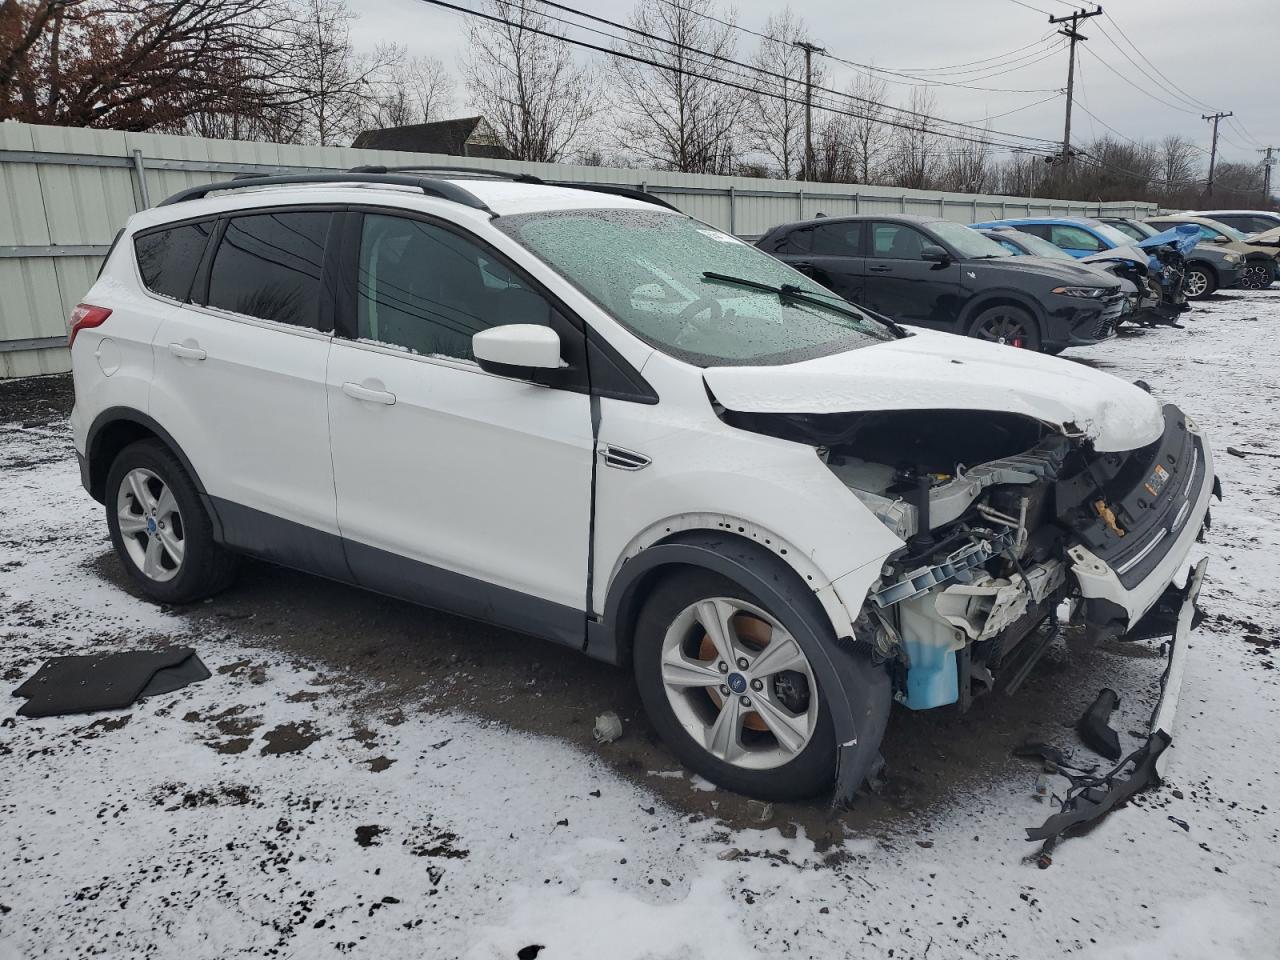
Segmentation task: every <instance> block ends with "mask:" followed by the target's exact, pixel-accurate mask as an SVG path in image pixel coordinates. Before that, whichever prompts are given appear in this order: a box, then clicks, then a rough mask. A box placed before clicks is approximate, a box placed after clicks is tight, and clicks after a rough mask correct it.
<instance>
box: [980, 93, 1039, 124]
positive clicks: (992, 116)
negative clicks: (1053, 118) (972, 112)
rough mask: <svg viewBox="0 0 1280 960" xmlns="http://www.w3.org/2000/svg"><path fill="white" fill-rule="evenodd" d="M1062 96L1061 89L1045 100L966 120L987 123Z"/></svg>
mask: <svg viewBox="0 0 1280 960" xmlns="http://www.w3.org/2000/svg"><path fill="white" fill-rule="evenodd" d="M1061 96H1063V93H1062V91H1061V90H1059V91H1057V92H1056V93H1054V94H1053V95H1052V96H1049V97H1045V98H1044V99H1043V100H1033V101H1032V102H1031V103H1024V104H1023V105H1022V106H1020V107H1014V108H1013V109H1012V110H1006V111H1005V112H1004V113H993V114H991V115H990V116H986V117H982V118H981V119H979V120H967V121H965V122H966V123H969V124H972V125H975V126H976V125H978V124H981V123H985V122H986V121H988V120H999V119H1000V118H1001V117H1007V116H1010V115H1012V114H1015V113H1021V112H1022V111H1023V110H1030V109H1031V108H1032V107H1038V106H1040V104H1042V103H1048V102H1049V101H1050V100H1057V99H1058V98H1059V97H1061Z"/></svg>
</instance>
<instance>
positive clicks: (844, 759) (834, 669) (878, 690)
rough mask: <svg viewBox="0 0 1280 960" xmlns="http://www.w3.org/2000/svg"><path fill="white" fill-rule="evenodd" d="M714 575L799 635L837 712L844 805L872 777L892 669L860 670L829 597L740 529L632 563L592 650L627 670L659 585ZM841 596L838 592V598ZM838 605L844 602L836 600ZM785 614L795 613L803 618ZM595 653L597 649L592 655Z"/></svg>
mask: <svg viewBox="0 0 1280 960" xmlns="http://www.w3.org/2000/svg"><path fill="white" fill-rule="evenodd" d="M688 568H695V569H700V570H709V571H712V572H714V573H718V574H720V575H722V576H725V577H727V578H728V579H730V580H732V581H733V582H735V583H737V584H739V585H740V586H742V587H743V588H744V589H745V590H747V591H748V592H750V593H751V594H752V595H753V596H755V597H756V598H757V599H758V600H759V601H760V602H761V604H763V605H764V606H765V608H766V609H770V610H771V611H772V612H773V613H774V614H775V616H779V618H780V619H783V620H784V622H786V621H787V620H792V621H795V622H794V623H789V624H788V626H789V628H791V629H792V630H793V632H804V631H806V630H807V634H808V635H807V636H798V637H797V639H798V640H800V641H801V644H802V646H804V647H805V651H806V654H807V655H808V656H809V658H810V663H811V664H812V666H813V668H814V672H815V674H816V676H817V680H818V683H819V685H820V686H821V687H822V689H823V691H824V693H825V695H826V698H827V702H828V706H829V707H830V709H831V714H832V722H833V723H834V725H835V732H836V743H837V744H838V745H839V746H838V747H837V760H838V763H837V778H836V790H835V799H836V801H837V802H839V801H843V800H848V799H851V798H852V795H853V792H854V790H856V789H857V787H858V786H859V785H860V784H861V783H862V781H863V780H864V779H865V778H866V777H867V775H868V773H869V772H870V769H871V766H872V764H873V763H874V761H875V758H876V752H875V750H868V749H865V748H862V747H860V746H859V738H861V739H862V741H863V743H864V744H871V743H876V744H878V743H879V739H880V736H881V735H882V734H883V732H884V726H885V723H886V722H887V720H888V714H889V702H890V699H891V693H890V683H889V677H888V673H887V672H886V671H872V677H873V679H872V680H871V681H870V682H869V681H868V679H867V672H866V671H865V670H863V669H858V667H859V666H860V665H859V664H858V660H859V658H865V657H866V656H868V654H867V653H866V652H864V651H861V650H859V649H857V648H856V647H855V646H854V644H853V641H852V639H851V638H845V639H844V640H841V639H840V637H839V635H838V633H837V630H836V628H835V626H834V625H833V624H832V619H831V616H830V614H829V612H828V610H827V608H826V605H825V604H824V602H823V599H822V598H820V597H819V596H818V594H817V593H816V592H815V591H814V590H813V588H812V586H811V585H810V584H808V583H807V582H806V580H805V579H804V578H803V577H802V576H801V575H800V574H799V573H798V572H797V571H796V570H795V569H794V568H792V567H791V566H790V565H788V563H787V562H786V560H784V559H783V558H782V557H780V556H778V555H776V554H774V553H773V552H771V551H770V550H769V549H768V548H767V547H765V546H764V545H763V544H760V543H756V542H754V541H752V540H750V539H748V538H747V537H745V536H742V535H740V534H738V533H736V532H733V531H728V532H726V531H714V530H685V531H679V532H677V533H674V534H672V535H671V536H669V537H666V538H664V539H663V540H661V541H659V542H657V543H655V544H653V545H652V546H650V547H647V548H646V549H644V550H643V551H641V552H640V553H638V554H635V555H634V556H632V557H630V558H629V559H628V560H627V561H626V562H625V563H623V565H622V567H621V568H620V569H619V571H618V574H617V576H615V577H614V579H613V582H612V583H611V584H610V587H609V593H608V598H607V601H606V603H605V610H604V614H603V617H602V619H601V621H600V623H599V624H597V625H596V626H598V627H599V629H598V630H588V649H587V652H588V653H589V654H591V655H592V656H595V657H598V658H599V659H604V660H609V661H612V662H614V663H616V664H618V665H620V666H621V665H626V664H628V663H629V661H630V658H631V651H632V649H633V640H634V627H635V621H636V618H637V616H638V614H639V612H640V609H641V607H642V605H643V604H644V601H645V599H646V598H647V597H648V595H649V593H650V592H651V591H652V590H653V588H654V586H655V585H656V584H657V582H658V581H659V580H660V579H662V578H664V577H666V576H669V575H671V574H672V573H675V572H678V571H679V570H680V569H688ZM833 596H834V594H833ZM837 602H838V601H837ZM780 611H788V612H790V611H795V612H796V613H798V614H800V616H799V618H795V617H790V616H783V615H782V614H781V612H780ZM593 647H594V649H593Z"/></svg>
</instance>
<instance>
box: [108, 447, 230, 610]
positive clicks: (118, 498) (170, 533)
mask: <svg viewBox="0 0 1280 960" xmlns="http://www.w3.org/2000/svg"><path fill="white" fill-rule="evenodd" d="M106 502H107V527H108V528H109V529H110V531H111V543H112V545H113V546H114V547H115V549H116V554H117V556H119V557H120V562H121V563H122V564H123V565H124V568H125V571H126V572H127V573H128V574H129V578H130V579H131V580H133V582H134V583H135V584H137V585H138V588H139V589H140V590H141V591H142V592H143V593H144V594H145V595H146V596H147V597H148V598H150V599H152V600H155V601H158V602H160V603H172V604H179V603H191V602H193V601H196V600H203V599H204V598H205V597H211V596H213V595H214V594H215V593H218V592H220V591H222V590H225V589H226V588H227V587H229V586H230V585H231V583H232V582H233V581H234V580H235V575H236V570H237V568H238V566H239V558H238V557H237V556H236V555H235V554H233V553H231V552H229V551H227V550H225V549H223V548H222V547H220V546H219V545H218V544H216V543H215V542H214V540H213V523H212V521H211V520H210V519H209V514H208V513H207V512H206V510H205V508H204V504H203V503H202V502H201V500H200V495H199V494H198V493H197V492H196V488H195V484H194V483H192V482H191V478H190V477H189V476H188V475H187V472H186V470H184V469H183V467H182V464H181V463H179V462H178V458H177V457H175V456H174V455H173V453H172V452H171V451H170V450H169V448H168V447H166V446H165V445H164V444H163V443H161V442H160V441H158V440H140V441H138V442H137V443H133V444H130V445H129V446H127V447H125V448H124V449H123V450H121V451H120V453H119V455H117V456H116V458H115V460H114V461H113V462H112V464H111V469H110V470H109V471H108V472H107V489H106Z"/></svg>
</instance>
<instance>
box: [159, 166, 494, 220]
mask: <svg viewBox="0 0 1280 960" xmlns="http://www.w3.org/2000/svg"><path fill="white" fill-rule="evenodd" d="M304 183H381V184H387V185H389V186H397V187H416V188H417V189H419V190H421V191H422V192H423V193H425V194H426V195H427V196H429V197H439V198H441V199H442V200H452V201H454V202H455V203H460V204H462V205H463V206H466V207H471V208H472V209H473V210H483V211H484V212H485V213H488V214H490V215H492V216H497V214H495V213H494V212H493V211H492V210H491V209H489V205H488V204H487V203H485V202H484V201H483V200H481V199H480V198H479V197H477V196H476V195H475V194H474V193H472V192H471V191H470V190H468V189H466V188H465V187H460V186H458V185H457V184H456V183H453V182H452V181H449V180H437V179H435V178H433V177H411V176H407V175H400V174H394V173H364V172H352V173H339V172H334V173H297V174H287V175H284V176H248V177H238V178H236V179H235V180H219V181H217V182H216V183H206V184H204V185H202V186H199V187H188V188H187V189H186V190H179V191H178V192H177V193H175V194H174V195H173V196H171V197H167V198H166V199H165V200H163V201H161V202H160V203H159V204H158V206H161V207H166V206H169V205H170V204H174V203H182V202H184V201H186V200H199V199H200V198H202V197H206V196H208V195H209V194H211V193H215V192H219V191H223V190H244V189H246V188H248V187H268V186H287V185H289V184H304Z"/></svg>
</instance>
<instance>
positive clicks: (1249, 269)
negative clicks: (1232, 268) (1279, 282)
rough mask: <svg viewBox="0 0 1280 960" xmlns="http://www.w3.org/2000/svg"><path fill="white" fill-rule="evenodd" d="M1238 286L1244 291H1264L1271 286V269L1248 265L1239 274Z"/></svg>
mask: <svg viewBox="0 0 1280 960" xmlns="http://www.w3.org/2000/svg"><path fill="white" fill-rule="evenodd" d="M1240 286H1242V287H1243V288H1244V289H1246V290H1265V289H1266V288H1267V287H1269V286H1271V268H1270V267H1264V266H1261V265H1257V264H1249V265H1247V266H1246V267H1245V268H1244V270H1243V271H1242V272H1241V273H1240Z"/></svg>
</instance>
